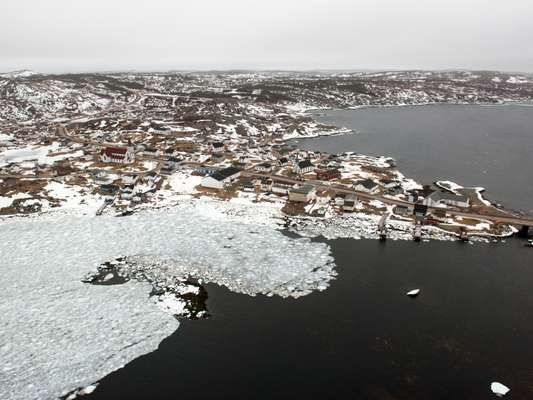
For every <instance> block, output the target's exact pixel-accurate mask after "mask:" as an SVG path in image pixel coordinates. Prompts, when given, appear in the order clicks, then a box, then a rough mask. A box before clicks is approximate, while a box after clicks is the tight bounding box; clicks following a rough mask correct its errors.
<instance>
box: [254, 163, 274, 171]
mask: <svg viewBox="0 0 533 400" xmlns="http://www.w3.org/2000/svg"><path fill="white" fill-rule="evenodd" d="M272 168H273V167H272V164H270V163H267V162H264V163H261V164H257V165H256V166H255V169H256V170H257V171H259V172H272Z"/></svg>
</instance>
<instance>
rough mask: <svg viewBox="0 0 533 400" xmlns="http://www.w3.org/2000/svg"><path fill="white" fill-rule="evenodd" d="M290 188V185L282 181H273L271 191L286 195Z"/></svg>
mask: <svg viewBox="0 0 533 400" xmlns="http://www.w3.org/2000/svg"><path fill="white" fill-rule="evenodd" d="M291 188H292V185H291V184H289V183H284V182H274V184H273V185H272V193H275V194H278V195H283V196H286V195H287V194H289V190H290V189H291Z"/></svg>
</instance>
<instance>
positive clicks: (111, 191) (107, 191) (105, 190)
mask: <svg viewBox="0 0 533 400" xmlns="http://www.w3.org/2000/svg"><path fill="white" fill-rule="evenodd" d="M118 190H119V187H118V186H117V185H111V184H103V185H100V192H101V193H102V194H104V195H109V196H113V195H115V194H116V193H117V192H118Z"/></svg>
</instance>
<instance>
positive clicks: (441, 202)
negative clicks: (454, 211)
mask: <svg viewBox="0 0 533 400" xmlns="http://www.w3.org/2000/svg"><path fill="white" fill-rule="evenodd" d="M422 204H424V205H426V206H428V207H445V206H454V207H462V208H466V207H469V206H470V199H469V198H468V197H467V196H463V195H459V194H455V193H451V192H447V191H443V190H437V191H436V192H433V193H431V194H430V195H429V196H428V197H426V198H425V199H424V200H423V202H422Z"/></svg>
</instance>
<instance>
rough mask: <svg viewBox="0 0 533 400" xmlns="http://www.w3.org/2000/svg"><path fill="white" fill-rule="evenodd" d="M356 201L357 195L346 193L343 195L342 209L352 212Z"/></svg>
mask: <svg viewBox="0 0 533 400" xmlns="http://www.w3.org/2000/svg"><path fill="white" fill-rule="evenodd" d="M356 203H357V196H356V195H355V194H353V193H350V194H347V195H346V197H344V202H343V205H342V210H343V211H345V212H352V211H353V210H354V209H355V205H356Z"/></svg>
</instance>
